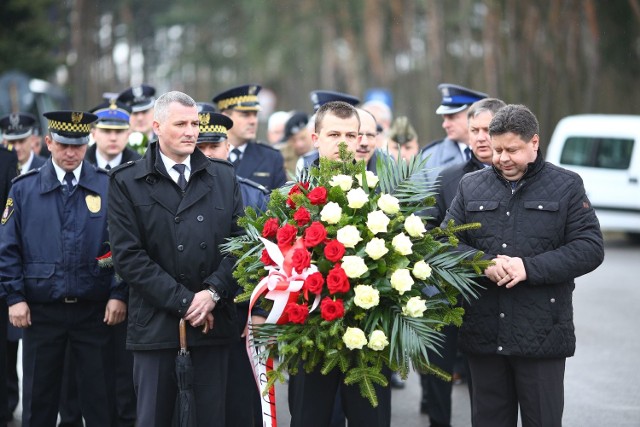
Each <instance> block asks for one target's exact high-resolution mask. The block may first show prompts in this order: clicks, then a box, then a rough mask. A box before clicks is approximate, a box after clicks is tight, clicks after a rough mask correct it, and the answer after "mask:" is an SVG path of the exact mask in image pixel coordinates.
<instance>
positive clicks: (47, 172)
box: [40, 158, 101, 194]
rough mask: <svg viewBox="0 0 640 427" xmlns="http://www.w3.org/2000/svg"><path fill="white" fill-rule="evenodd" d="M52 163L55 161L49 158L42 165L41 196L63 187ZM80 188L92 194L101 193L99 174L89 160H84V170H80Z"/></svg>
mask: <svg viewBox="0 0 640 427" xmlns="http://www.w3.org/2000/svg"><path fill="white" fill-rule="evenodd" d="M52 162H53V160H51V158H48V159H47V161H46V162H45V163H44V165H42V167H41V168H40V175H41V178H40V193H41V194H44V193H48V192H50V191H53V190H55V189H56V188H58V187H60V186H62V184H60V181H58V177H57V176H56V171H55V169H54V168H53V163H52ZM78 186H79V187H82V188H85V189H87V190H89V191H90V192H92V193H100V192H101V187H100V182H99V180H98V173H97V172H96V170H95V167H94V166H93V165H92V164H90V163H89V162H88V161H87V160H84V161H83V162H82V169H81V170H80V180H79V182H78Z"/></svg>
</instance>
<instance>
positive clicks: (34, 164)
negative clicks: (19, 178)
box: [29, 155, 47, 171]
mask: <svg viewBox="0 0 640 427" xmlns="http://www.w3.org/2000/svg"><path fill="white" fill-rule="evenodd" d="M46 162H47V159H45V158H44V157H42V156H37V155H34V156H33V160H32V161H31V165H29V170H30V171H32V170H34V169H38V168H39V167H41V166H44V164H45V163H46Z"/></svg>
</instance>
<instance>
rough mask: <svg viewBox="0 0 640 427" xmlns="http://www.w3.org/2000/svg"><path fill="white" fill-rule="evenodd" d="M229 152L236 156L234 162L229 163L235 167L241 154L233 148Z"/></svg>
mask: <svg viewBox="0 0 640 427" xmlns="http://www.w3.org/2000/svg"><path fill="white" fill-rule="evenodd" d="M231 152H232V153H233V154H235V155H236V158H235V160H234V161H232V162H231V163H233V165H234V166H237V165H238V163H240V156H241V155H242V152H241V151H240V150H239V149H237V148H234V149H233V150H231Z"/></svg>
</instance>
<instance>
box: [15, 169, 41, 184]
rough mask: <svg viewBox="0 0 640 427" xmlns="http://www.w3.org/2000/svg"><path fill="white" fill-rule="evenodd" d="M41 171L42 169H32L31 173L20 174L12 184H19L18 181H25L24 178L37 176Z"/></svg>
mask: <svg viewBox="0 0 640 427" xmlns="http://www.w3.org/2000/svg"><path fill="white" fill-rule="evenodd" d="M39 171H40V168H38V169H31V170H30V171H28V172H25V173H23V174H20V175H18V176H16V177H15V178H13V179H12V180H11V182H17V181H20V180H21V179H23V178H26V177H28V176H31V175H35V174H37V173H38V172H39Z"/></svg>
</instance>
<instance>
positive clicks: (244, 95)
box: [213, 85, 262, 111]
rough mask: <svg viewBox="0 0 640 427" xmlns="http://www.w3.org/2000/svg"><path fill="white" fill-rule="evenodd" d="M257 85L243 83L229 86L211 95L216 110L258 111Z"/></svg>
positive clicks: (258, 88)
mask: <svg viewBox="0 0 640 427" xmlns="http://www.w3.org/2000/svg"><path fill="white" fill-rule="evenodd" d="M260 89H262V87H261V86H259V85H244V86H238V87H234V88H231V89H229V90H226V91H224V92H221V93H219V94H217V95H216V96H214V97H213V102H214V103H215V104H216V106H217V107H218V110H220V111H224V110H240V111H260V102H259V101H258V92H260Z"/></svg>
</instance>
